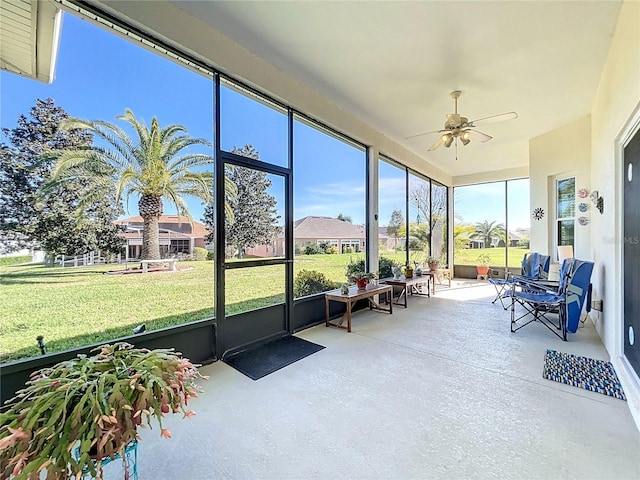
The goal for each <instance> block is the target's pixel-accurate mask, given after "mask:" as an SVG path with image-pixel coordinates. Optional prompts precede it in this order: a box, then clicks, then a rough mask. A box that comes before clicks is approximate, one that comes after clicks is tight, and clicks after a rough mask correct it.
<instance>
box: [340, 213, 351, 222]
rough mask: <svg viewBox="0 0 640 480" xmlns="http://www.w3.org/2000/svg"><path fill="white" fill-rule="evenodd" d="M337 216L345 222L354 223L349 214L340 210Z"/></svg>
mask: <svg viewBox="0 0 640 480" xmlns="http://www.w3.org/2000/svg"><path fill="white" fill-rule="evenodd" d="M336 218H337V219H338V220H342V221H343V222H347V223H353V220H352V219H351V217H350V216H349V215H343V214H342V212H340V213H339V214H338V216H337V217H336Z"/></svg>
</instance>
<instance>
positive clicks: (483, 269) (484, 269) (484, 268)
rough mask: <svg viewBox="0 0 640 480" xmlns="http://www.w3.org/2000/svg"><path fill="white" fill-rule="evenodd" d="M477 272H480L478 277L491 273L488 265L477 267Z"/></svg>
mask: <svg viewBox="0 0 640 480" xmlns="http://www.w3.org/2000/svg"><path fill="white" fill-rule="evenodd" d="M476 270H477V271H478V275H486V274H487V273H489V266H488V265H476Z"/></svg>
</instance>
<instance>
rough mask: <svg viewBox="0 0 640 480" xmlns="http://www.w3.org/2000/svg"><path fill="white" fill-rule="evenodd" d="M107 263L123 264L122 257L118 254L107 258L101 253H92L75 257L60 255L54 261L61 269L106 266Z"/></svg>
mask: <svg viewBox="0 0 640 480" xmlns="http://www.w3.org/2000/svg"><path fill="white" fill-rule="evenodd" d="M107 263H123V259H122V256H121V255H120V254H118V255H110V256H107V257H105V256H103V255H100V253H95V252H90V253H85V254H83V255H76V256H73V257H70V256H67V255H58V256H57V257H56V258H55V260H54V264H55V265H60V266H61V267H86V266H89V265H105V264H107Z"/></svg>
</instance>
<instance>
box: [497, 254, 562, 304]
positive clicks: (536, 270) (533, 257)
mask: <svg viewBox="0 0 640 480" xmlns="http://www.w3.org/2000/svg"><path fill="white" fill-rule="evenodd" d="M550 262H551V257H549V255H541V254H539V253H537V252H531V253H528V254H525V256H524V257H523V259H522V270H521V273H520V275H513V274H512V273H511V272H509V271H508V270H502V271H500V270H496V269H492V270H491V275H490V277H489V283H491V284H492V285H493V286H494V287H495V289H496V298H494V299H493V301H492V302H491V303H496V302H497V301H498V300H500V303H501V304H502V308H504V309H505V310H506V309H508V308H509V304H508V303H505V300H506V299H507V298H508V297H509V296H510V294H511V289H512V288H513V286H514V284H515V283H517V282H518V280H521V279H522V280H534V281H535V280H546V279H547V278H549V264H550ZM496 274H497V275H501V276H498V277H496V276H494V275H496Z"/></svg>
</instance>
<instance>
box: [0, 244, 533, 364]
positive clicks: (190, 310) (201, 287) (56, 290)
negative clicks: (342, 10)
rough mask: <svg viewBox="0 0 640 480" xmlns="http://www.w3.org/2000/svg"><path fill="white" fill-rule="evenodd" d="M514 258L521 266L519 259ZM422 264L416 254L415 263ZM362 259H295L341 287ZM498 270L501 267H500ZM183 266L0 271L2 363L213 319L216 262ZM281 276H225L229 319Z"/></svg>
mask: <svg viewBox="0 0 640 480" xmlns="http://www.w3.org/2000/svg"><path fill="white" fill-rule="evenodd" d="M483 251H485V250H481V249H476V250H470V251H465V253H467V252H468V253H469V255H470V257H469V258H472V259H473V260H470V263H469V264H471V265H473V264H475V263H474V262H475V258H476V257H477V256H478V254H479V253H481V252H483ZM486 251H487V252H488V253H490V254H491V255H492V256H493V255H495V258H496V259H497V258H501V257H500V254H501V252H502V255H504V249H486ZM510 251H511V252H512V257H514V255H515V256H516V257H517V265H519V264H520V260H521V258H522V253H521V252H520V251H519V250H517V249H511V250H510ZM514 251H518V254H515V253H513V252H514ZM522 252H524V250H522ZM382 256H385V257H387V258H391V259H393V260H395V261H396V262H398V263H404V259H405V253H404V252H397V253H395V252H384V253H382ZM421 256H422V254H419V255H418V253H417V252H416V253H412V254H411V256H410V258H413V257H421ZM361 258H363V254H344V255H324V254H321V255H299V256H296V257H295V262H294V274H297V273H298V272H299V271H300V270H303V269H305V270H316V271H319V272H323V273H324V274H325V275H326V276H327V278H328V279H329V280H332V281H334V282H337V283H342V282H345V281H346V278H345V270H346V268H347V265H348V264H349V262H350V261H357V260H359V259H361ZM456 263H462V261H457V262H456ZM501 263H502V262H497V261H496V265H498V264H501ZM179 265H180V266H181V267H191V268H190V269H189V270H182V271H178V272H163V273H153V274H147V275H143V274H129V275H105V274H104V273H105V272H106V271H107V270H115V269H122V268H123V267H122V266H120V265H108V266H94V267H75V268H61V267H54V268H46V267H44V266H42V265H0V304H1V305H3V316H2V321H1V322H0V338H1V339H2V341H1V342H0V361H2V362H6V361H10V360H15V359H18V358H25V357H31V356H36V355H39V354H40V351H39V349H38V347H37V342H36V337H37V336H38V335H43V336H44V338H45V341H46V344H47V351H48V352H55V351H60V350H64V349H67V348H72V347H77V346H81V345H87V344H92V343H99V342H106V341H109V340H111V339H113V338H117V337H121V336H127V335H130V334H131V333H132V329H133V328H134V327H136V326H137V325H140V324H141V323H144V324H146V327H147V330H156V329H159V328H163V327H168V326H173V325H178V324H182V323H187V322H192V321H196V320H202V319H206V318H211V317H213V316H214V296H215V295H214V285H213V282H214V277H213V262H211V261H201V262H181V263H179ZM492 265H493V262H492ZM284 269H285V267H284V265H269V266H264V267H251V268H246V269H232V270H226V275H227V276H226V283H227V289H226V296H225V301H226V313H227V315H232V314H234V313H239V312H243V311H247V310H252V309H254V308H259V307H263V306H266V305H272V304H274V303H280V302H282V301H284V293H283V292H284Z"/></svg>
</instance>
